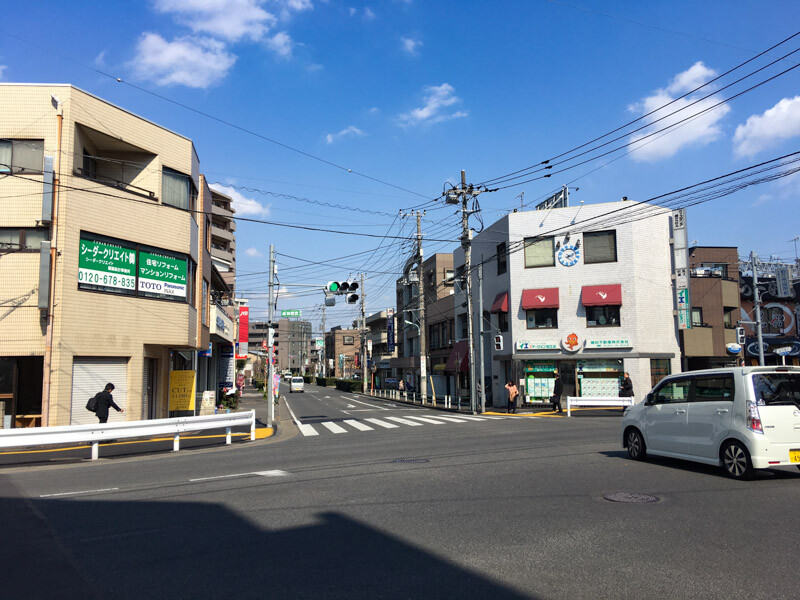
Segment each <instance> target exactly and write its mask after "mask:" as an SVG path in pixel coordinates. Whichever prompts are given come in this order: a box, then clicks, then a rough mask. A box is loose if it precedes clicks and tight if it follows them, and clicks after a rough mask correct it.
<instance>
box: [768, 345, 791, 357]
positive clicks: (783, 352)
mask: <svg viewBox="0 0 800 600" xmlns="http://www.w3.org/2000/svg"><path fill="white" fill-rule="evenodd" d="M772 352H773V353H774V354H777V355H778V356H789V355H790V354H791V353H792V347H791V346H781V347H780V348H773V349H772Z"/></svg>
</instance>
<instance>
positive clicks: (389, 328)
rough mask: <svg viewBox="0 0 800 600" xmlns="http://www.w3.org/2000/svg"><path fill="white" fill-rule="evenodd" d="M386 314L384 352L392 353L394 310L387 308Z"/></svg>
mask: <svg viewBox="0 0 800 600" xmlns="http://www.w3.org/2000/svg"><path fill="white" fill-rule="evenodd" d="M386 313H387V314H388V315H389V316H387V317H386V350H387V351H389V352H394V309H393V308H389V309H387V310H386Z"/></svg>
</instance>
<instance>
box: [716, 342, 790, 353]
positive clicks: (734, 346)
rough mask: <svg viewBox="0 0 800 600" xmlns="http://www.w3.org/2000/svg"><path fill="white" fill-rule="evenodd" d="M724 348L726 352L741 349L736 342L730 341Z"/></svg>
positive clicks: (735, 351) (737, 351)
mask: <svg viewBox="0 0 800 600" xmlns="http://www.w3.org/2000/svg"><path fill="white" fill-rule="evenodd" d="M725 350H727V351H728V354H739V352H741V351H742V347H741V346H740V345H739V344H737V343H736V342H731V343H730V344H725ZM789 350H791V348H789Z"/></svg>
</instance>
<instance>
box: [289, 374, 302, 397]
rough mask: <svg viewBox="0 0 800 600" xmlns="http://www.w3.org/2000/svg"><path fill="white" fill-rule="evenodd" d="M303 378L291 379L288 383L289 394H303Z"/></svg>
mask: <svg viewBox="0 0 800 600" xmlns="http://www.w3.org/2000/svg"><path fill="white" fill-rule="evenodd" d="M304 385H305V384H304V382H303V378H302V377H292V380H291V381H290V382H289V393H290V394H291V393H292V392H303V393H305V389H303V386H304Z"/></svg>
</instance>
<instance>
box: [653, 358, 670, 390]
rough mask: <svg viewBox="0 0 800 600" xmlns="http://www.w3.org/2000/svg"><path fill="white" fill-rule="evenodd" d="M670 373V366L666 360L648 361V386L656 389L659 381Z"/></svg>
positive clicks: (654, 359)
mask: <svg viewBox="0 0 800 600" xmlns="http://www.w3.org/2000/svg"><path fill="white" fill-rule="evenodd" d="M671 373H672V366H671V363H670V360H669V359H668V358H651V359H650V386H651V387H656V385H657V384H658V382H659V381H661V380H662V379H664V377H666V376H667V375H670V374H671Z"/></svg>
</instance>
